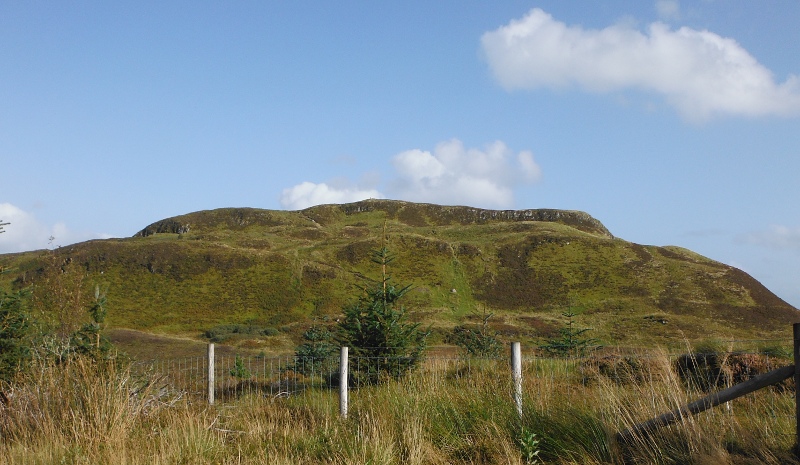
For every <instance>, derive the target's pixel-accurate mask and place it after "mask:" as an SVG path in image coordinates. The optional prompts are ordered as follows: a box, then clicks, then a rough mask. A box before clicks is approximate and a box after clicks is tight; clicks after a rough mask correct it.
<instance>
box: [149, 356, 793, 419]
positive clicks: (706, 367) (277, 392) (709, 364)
mask: <svg viewBox="0 0 800 465" xmlns="http://www.w3.org/2000/svg"><path fill="white" fill-rule="evenodd" d="M748 342H750V341H748ZM682 357H684V358H682ZM685 357H687V354H685V353H684V354H653V355H646V354H641V353H639V354H627V355H626V354H620V353H611V354H605V355H602V354H594V355H591V356H586V357H573V358H552V357H542V356H537V355H536V354H534V353H532V352H531V353H528V354H525V355H523V357H522V375H523V378H524V380H525V383H524V389H525V392H526V395H527V396H533V397H539V398H541V397H543V396H547V395H549V393H550V391H552V390H558V391H559V392H561V393H566V395H567V396H568V397H570V398H572V399H575V402H581V401H585V399H587V398H588V396H585V395H583V391H585V390H586V389H590V388H591V387H592V384H593V383H596V382H598V380H600V379H602V380H604V381H605V382H611V383H617V384H626V383H638V382H643V381H646V378H648V377H650V378H652V376H653V374H652V373H653V371H654V370H656V369H657V368H656V367H654V364H657V363H663V362H664V360H665V358H666V359H667V360H669V362H668V363H669V364H670V368H671V369H673V370H677V371H678V372H679V373H678V376H679V377H680V378H681V380H682V381H683V384H682V386H683V388H684V389H685V391H686V393H688V394H689V395H691V394H694V395H696V394H699V393H702V392H709V391H711V390H714V389H722V388H725V387H729V386H730V385H732V384H736V383H737V382H741V381H742V380H746V379H748V378H749V377H752V376H755V375H757V374H760V373H763V372H766V371H770V370H773V369H775V368H778V367H780V366H785V365H789V364H791V363H792V362H791V360H787V359H786V358H785V356H780V355H777V356H776V355H773V354H771V353H765V352H764V351H760V350H753V351H735V352H726V353H722V354H717V355H715V357H717V359H713V360H712V359H711V358H709V357H706V356H705V355H702V354H697V355H691V357H690V358H688V359H687V358H685ZM213 358H214V364H213V379H214V386H213V395H214V397H213V398H214V399H216V400H217V401H220V402H228V401H232V400H235V399H237V398H240V397H242V396H246V395H258V396H263V397H269V398H280V397H286V398H289V397H291V398H297V397H301V398H304V399H307V400H309V401H314V402H324V403H326V404H331V405H333V404H336V403H338V395H337V390H338V389H339V386H340V381H341V380H340V375H339V370H340V367H339V363H340V359H339V357H338V356H332V357H327V358H303V357H296V356H293V355H289V356H279V357H265V356H248V355H222V354H218V355H216V356H215V357H213ZM208 362H209V358H208V356H198V357H188V358H176V359H161V360H151V361H140V362H136V363H135V364H134V368H135V369H136V371H138V372H140V373H142V374H145V375H147V376H149V377H151V379H157V380H158V382H159V383H161V384H162V385H163V386H165V387H166V388H168V389H171V390H174V391H178V392H181V393H183V394H185V395H187V396H190V397H192V398H195V399H198V400H200V399H203V398H207V397H208V396H209V363H208ZM408 363H410V360H409V359H408V358H402V357H399V358H398V357H355V356H351V357H349V376H348V380H349V383H348V390H349V391H351V392H352V391H355V392H357V391H359V390H361V389H363V388H364V387H367V386H375V385H381V384H384V385H385V384H389V383H392V382H394V381H396V380H400V379H402V380H403V382H404V383H407V384H409V383H411V384H413V383H417V384H423V385H425V386H426V387H427V388H430V389H435V388H438V387H441V388H444V389H448V388H452V384H453V382H454V381H458V380H469V379H471V378H476V379H477V378H478V376H476V375H480V376H483V377H484V378H481V379H485V377H486V376H487V373H488V374H489V375H488V376H490V377H506V378H507V379H508V380H509V383H510V382H511V367H510V363H509V359H508V358H506V357H500V358H479V357H467V356H426V357H425V358H424V359H422V361H421V363H420V364H419V365H418V366H417V367H416V369H415V370H414V372H413V376H404V373H405V369H404V368H403V367H404V366H407V364H408ZM680 370H684V372H682V373H681V372H680ZM376 374H377V375H376ZM791 389H794V387H793V386H791Z"/></svg>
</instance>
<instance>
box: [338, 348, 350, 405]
mask: <svg viewBox="0 0 800 465" xmlns="http://www.w3.org/2000/svg"><path fill="white" fill-rule="evenodd" d="M347 352H348V348H347V347H342V349H341V354H340V356H339V415H340V416H341V417H342V418H347V378H348V377H349V369H348V368H349V367H348V358H347Z"/></svg>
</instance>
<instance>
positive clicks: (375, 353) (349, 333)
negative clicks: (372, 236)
mask: <svg viewBox="0 0 800 465" xmlns="http://www.w3.org/2000/svg"><path fill="white" fill-rule="evenodd" d="M393 260H394V256H393V255H392V254H391V253H390V252H389V250H388V249H387V248H386V247H382V248H381V249H379V250H377V251H375V252H373V257H372V261H373V262H374V263H376V264H378V265H380V266H381V274H382V278H381V280H380V281H379V282H377V283H375V284H374V285H372V286H368V287H366V288H365V289H364V295H363V296H361V298H359V299H358V301H356V302H355V303H353V304H352V305H350V306H348V307H346V308H345V309H344V318H343V319H342V321H340V322H339V325H338V328H337V329H338V331H337V342H339V343H340V344H341V345H343V346H347V347H349V348H350V354H351V356H353V357H357V358H359V359H360V360H359V362H358V363H355V364H354V366H352V367H351V373H352V375H353V377H354V378H356V381H357V382H364V383H375V382H377V381H379V380H380V379H382V378H387V377H389V378H400V377H402V376H404V375H405V374H406V373H407V372H409V371H410V370H412V369H413V368H415V367H416V366H417V365H418V364H419V362H420V361H421V360H422V356H423V352H424V351H425V347H426V339H427V337H428V334H429V333H430V332H429V331H423V330H421V329H420V328H419V326H420V325H419V323H410V322H408V321H407V315H406V310H405V308H404V307H403V306H402V305H401V304H400V299H402V298H403V296H404V295H406V293H407V292H408V291H409V290H410V289H411V286H404V287H397V286H395V285H394V284H393V283H392V281H391V278H390V277H389V275H388V274H387V272H386V268H387V266H388V265H389V264H390V263H391V262H392V261H393Z"/></svg>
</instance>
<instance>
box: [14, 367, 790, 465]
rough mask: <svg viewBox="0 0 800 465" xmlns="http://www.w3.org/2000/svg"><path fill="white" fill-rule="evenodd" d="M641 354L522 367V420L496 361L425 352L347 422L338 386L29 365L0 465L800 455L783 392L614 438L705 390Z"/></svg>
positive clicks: (694, 460)
mask: <svg viewBox="0 0 800 465" xmlns="http://www.w3.org/2000/svg"><path fill="white" fill-rule="evenodd" d="M638 356H639V357H641V358H642V359H643V360H644V359H645V356H646V360H647V362H646V363H642V364H641V365H639V366H638V367H639V368H638V369H640V370H642V372H641V373H640V374H641V376H639V378H637V379H638V381H635V382H619V379H620V378H613V377H608V376H597V375H593V376H588V377H587V372H583V373H581V372H580V371H578V370H577V368H578V367H579V366H580V364H579V363H578V362H565V361H557V360H556V361H554V360H532V361H527V362H526V364H525V372H524V397H523V402H524V414H523V417H522V418H519V417H518V416H517V412H516V409H515V406H514V405H513V402H512V400H511V399H512V396H511V381H510V379H509V378H510V376H508V373H507V372H506V371H507V368H506V367H505V364H504V362H503V361H499V362H498V361H494V360H473V361H471V362H470V363H469V365H466V364H465V363H466V362H463V361H456V360H451V361H449V362H447V363H444V362H442V361H441V360H435V359H431V360H429V361H428V362H427V363H426V365H425V366H423V367H422V369H421V370H419V371H418V372H416V373H414V374H412V375H411V376H409V377H407V378H406V379H404V380H402V381H400V382H389V383H387V384H384V385H380V386H372V387H368V388H361V389H359V390H357V391H353V392H352V394H351V399H350V406H351V407H350V411H349V415H348V417H347V419H342V418H340V417H339V413H338V401H337V396H336V391H335V390H333V391H327V390H315V391H311V392H309V393H307V394H305V395H303V396H297V397H288V398H286V397H280V396H276V397H273V396H263V395H255V394H252V395H243V396H241V397H239V398H238V399H236V400H234V401H232V402H229V403H223V404H218V405H216V406H208V405H206V404H205V402H204V401H203V400H202V399H195V398H192V397H191V396H188V395H187V394H186V393H181V392H177V391H173V390H170V389H168V387H167V386H163V385H161V384H159V380H158V379H147V378H141V377H137V376H135V375H134V374H132V373H131V371H130V370H129V369H128V368H127V367H125V366H121V365H115V364H100V365H98V364H96V363H93V362H90V361H87V360H81V359H78V360H75V361H73V362H71V363H68V364H64V365H53V364H46V363H37V364H35V366H34V367H33V369H32V370H31V371H30V372H29V373H28V374H27V375H26V377H24V378H23V379H20V380H19V381H18V382H16V383H15V384H13V385H12V386H10V387H9V386H7V387H6V389H5V392H6V393H7V394H8V397H9V398H10V402H9V404H8V405H5V406H2V407H0V409H2V415H0V463H19V464H50V463H65V464H84V463H86V464H90V463H92V464H94V463H124V464H140V463H148V464H150V463H152V464H178V463H187V464H188V463H191V464H257V463H277V464H284V463H286V464H288V463H292V464H305V463H307V464H317V463H330V464H401V463H402V464H449V463H464V464H490V463H506V464H523V463H526V459H531V460H530V461H528V463H534V462H533V461H532V459H533V458H535V459H537V460H540V461H541V463H554V464H677V463H680V464H706V463H709V464H710V463H714V464H726V463H728V464H784V463H798V462H797V461H796V460H795V459H794V457H793V456H792V455H791V453H790V450H791V448H792V446H793V442H794V417H793V412H794V393H793V392H790V391H788V390H784V391H781V390H776V389H765V390H762V391H759V392H757V393H754V394H751V395H749V396H747V397H745V398H742V399H738V400H736V401H733V402H731V403H730V404H729V405H728V406H727V407H725V406H721V407H718V408H717V409H713V410H711V411H708V412H705V413H702V414H700V415H697V416H695V417H690V418H685V419H683V421H681V422H680V423H678V424H675V425H672V426H670V427H666V428H662V429H660V430H657V431H655V432H654V433H652V434H650V435H648V436H641V435H640V436H636V437H635V438H634V439H633V440H632V441H630V442H629V443H626V444H619V443H617V441H616V439H615V434H616V433H617V432H619V431H621V430H624V429H627V428H629V427H631V426H632V425H634V424H636V423H638V422H640V421H643V420H646V419H648V418H651V417H653V416H656V415H658V414H660V413H663V412H665V411H668V410H672V409H673V408H675V407H676V406H678V405H681V404H683V403H686V402H687V401H691V400H694V399H695V398H697V397H698V396H699V395H701V393H699V392H693V391H691V390H689V391H687V389H686V388H685V386H684V385H683V382H682V381H681V379H680V378H679V377H678V376H677V374H676V373H675V370H674V369H673V363H672V359H671V358H670V357H668V356H667V355H666V354H664V353H663V352H650V353H647V354H638ZM532 435H535V436H532ZM533 439H535V441H534V440H533ZM536 441H538V442H536ZM537 451H538V453H537Z"/></svg>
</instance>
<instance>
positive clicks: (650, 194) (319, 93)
mask: <svg viewBox="0 0 800 465" xmlns="http://www.w3.org/2000/svg"><path fill="white" fill-rule="evenodd" d="M798 20H800V2H794V1H770V2H751V1H727V0H714V1H710V0H699V1H695V2H689V1H681V2H678V1H665V0H662V1H651V2H647V1H640V0H636V1H633V0H630V1H623V0H618V1H603V0H595V1H586V2H562V1H539V2H528V1H507V2H478V1H437V2H411V1H404V2H388V1H387V2H367V1H363V2H354V1H353V2H304V1H297V2H196V1H193V2H161V1H159V2H148V1H136V2H91V1H86V2H55V3H54V2H36V1H32V2H15V1H5V0H0V166H2V176H1V177H0V220H3V221H7V222H10V223H11V224H10V225H8V226H5V233H3V234H0V252H14V251H21V250H32V249H38V248H44V247H48V244H49V243H50V241H49V238H50V237H51V236H52V237H54V238H55V239H54V240H53V241H52V243H51V245H67V244H70V243H74V242H78V241H82V240H86V239H90V238H98V237H126V236H131V235H133V234H134V233H136V232H137V231H138V230H140V229H142V228H143V227H144V226H146V225H148V224H150V223H152V222H154V221H157V220H160V219H163V218H166V217H170V216H175V215H180V214H184V213H189V212H193V211H198V210H206V209H212V208H219V207H257V208H269V209H300V208H304V207H307V206H310V205H313V204H319V203H342V202H349V201H355V200H359V199H361V198H367V197H382V198H392V199H402V200H410V201H423V202H431V203H441V204H461V205H471V206H476V207H484V208H496V209H507V208H516V209H526V208H559V209H574V210H583V211H586V212H588V213H590V214H591V215H593V216H594V217H596V218H597V219H599V220H600V221H602V222H603V223H604V224H605V225H606V226H607V227H608V228H609V229H610V230H611V232H612V233H613V234H615V235H616V236H617V237H620V238H622V239H626V240H629V241H633V242H637V243H642V244H654V245H679V246H683V247H686V248H689V249H692V250H694V251H696V252H698V253H701V254H703V255H706V256H708V257H710V258H713V259H715V260H718V261H721V262H724V263H728V264H730V265H733V266H736V267H739V268H742V269H743V270H745V271H747V272H748V273H750V274H751V275H753V276H754V277H755V278H756V279H758V280H760V281H761V282H763V283H764V284H765V285H766V286H767V287H769V288H770V289H771V290H772V291H773V292H775V293H776V294H778V295H779V296H780V297H782V298H783V299H785V300H787V301H788V302H790V303H792V304H793V305H795V306H800V202H799V201H800V196H799V195H798V192H799V190H800V187H798V184H797V178H798V174H800V77H798V75H800V27H798V26H797V23H798Z"/></svg>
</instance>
